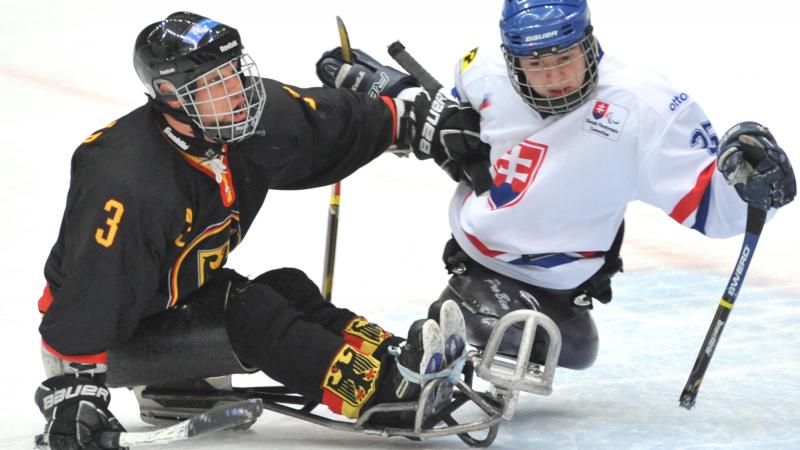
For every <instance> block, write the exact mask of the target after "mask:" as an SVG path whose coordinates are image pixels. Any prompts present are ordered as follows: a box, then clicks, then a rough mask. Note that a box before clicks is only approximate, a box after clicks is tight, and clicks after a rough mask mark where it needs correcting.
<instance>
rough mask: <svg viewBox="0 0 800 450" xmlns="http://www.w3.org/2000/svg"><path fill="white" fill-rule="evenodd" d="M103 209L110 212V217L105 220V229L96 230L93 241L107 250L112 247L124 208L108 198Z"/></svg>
mask: <svg viewBox="0 0 800 450" xmlns="http://www.w3.org/2000/svg"><path fill="white" fill-rule="evenodd" d="M103 209H104V210H106V211H108V212H110V213H111V217H109V218H107V219H106V226H107V228H98V229H97V231H96V232H95V233H94V240H95V241H97V243H98V244H100V245H102V246H103V247H106V248H108V247H111V246H112V245H114V238H115V237H117V228H119V222H120V221H121V220H122V215H123V214H124V213H125V206H123V205H122V203H120V202H119V201H117V200H114V199H113V198H110V199H108V201H107V202H106V204H105V206H104V207H103Z"/></svg>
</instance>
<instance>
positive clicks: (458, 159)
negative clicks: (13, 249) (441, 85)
mask: <svg viewBox="0 0 800 450" xmlns="http://www.w3.org/2000/svg"><path fill="white" fill-rule="evenodd" d="M134 65H135V67H136V71H137V73H138V75H139V77H140V79H141V80H142V82H143V83H144V84H145V86H146V89H147V93H148V100H147V103H146V104H145V105H143V106H141V107H139V108H137V109H135V110H134V111H132V112H131V113H129V114H127V115H125V116H124V117H122V118H120V119H118V120H116V121H114V122H112V123H110V124H109V125H107V126H106V127H105V128H103V129H100V130H98V131H97V132H95V133H94V134H92V135H91V136H90V137H89V138H87V139H86V140H85V141H84V142H83V144H82V145H81V146H80V147H78V149H77V150H76V151H75V154H74V156H73V158H72V164H71V184H70V187H69V192H68V195H67V204H66V209H65V212H64V216H63V219H62V223H61V228H60V231H59V235H58V240H57V241H56V243H55V245H54V246H53V248H52V251H51V253H50V256H49V258H48V259H47V262H46V265H45V278H46V280H47V286H46V289H45V292H44V294H43V295H42V298H41V299H40V301H39V307H40V311H41V312H42V314H43V318H42V322H41V325H40V327H39V330H40V333H41V336H42V354H43V359H44V362H45V368H46V373H47V376H48V379H47V380H46V381H45V382H43V383H42V385H41V386H40V387H39V389H38V390H37V393H36V400H37V404H38V405H39V407H40V409H41V410H42V412H43V414H44V415H45V417H46V419H47V422H48V423H47V426H46V429H45V434H44V439H43V441H42V442H40V443H41V444H44V445H49V446H50V447H52V448H78V447H94V448H97V447H98V446H99V445H100V444H99V443H98V442H97V439H96V438H97V436H98V433H100V432H102V431H104V430H115V429H116V430H118V429H121V426H120V425H119V424H118V423H117V421H116V419H114V417H113V415H112V414H111V413H110V412H109V411H108V402H109V394H108V390H107V386H111V387H114V386H133V385H144V384H158V383H161V382H178V381H180V380H183V379H186V378H204V377H207V376H215V375H223V374H230V373H233V372H236V371H240V372H241V371H247V370H256V369H260V370H263V371H264V372H265V373H267V374H268V375H269V376H270V377H272V378H273V379H275V380H277V381H279V382H281V383H283V384H285V385H286V386H287V387H289V388H291V389H292V390H294V391H296V392H299V393H300V394H302V395H303V396H304V397H305V398H307V399H309V400H315V401H318V402H321V403H324V404H326V405H327V406H328V407H330V408H331V409H332V410H334V411H336V412H338V413H340V414H344V415H347V416H349V417H357V416H358V415H359V413H360V411H361V409H362V408H363V407H364V406H365V405H369V404H371V403H374V402H376V401H380V402H384V401H398V400H404V399H407V398H409V397H408V394H409V393H411V392H412V391H413V389H408V390H407V393H406V395H405V396H399V395H398V394H397V393H396V389H395V388H396V386H395V385H394V384H393V383H395V382H397V380H398V379H399V377H398V376H397V369H396V367H395V366H396V361H395V359H394V358H390V357H388V354H387V348H388V347H389V346H390V345H391V346H394V345H397V344H398V343H400V342H401V341H402V339H400V338H398V337H395V336H393V335H391V334H390V333H388V332H385V331H384V330H383V329H382V328H380V327H379V326H377V325H375V324H372V323H370V322H368V321H367V320H365V319H364V318H363V317H360V316H357V315H356V314H354V313H353V312H350V311H348V310H346V309H340V308H336V307H334V306H333V305H331V304H330V303H326V302H324V301H323V299H322V297H321V295H320V292H319V289H318V288H317V287H316V286H315V285H314V283H313V282H311V281H310V280H309V279H308V277H306V275H305V274H304V273H302V272H301V271H299V270H296V269H288V268H283V269H277V270H272V271H269V272H266V273H264V274H263V275H261V276H259V277H257V278H255V279H253V280H249V279H247V278H245V277H243V276H241V275H239V274H237V273H236V272H234V271H233V270H230V269H226V268H224V265H225V262H226V260H227V256H228V254H229V253H230V252H231V251H232V250H233V249H234V248H235V247H236V246H237V245H239V243H240V242H241V241H242V239H243V238H244V236H245V234H247V231H248V229H249V228H250V226H251V225H252V223H253V220H254V218H255V216H256V214H257V213H258V211H259V209H260V208H261V206H262V203H263V202H264V198H265V196H266V194H267V191H268V190H269V189H271V188H275V189H305V188H312V187H318V186H324V185H328V184H331V183H333V182H335V181H337V180H341V179H342V178H344V177H346V176H348V175H349V174H351V173H352V172H353V171H355V170H356V169H358V168H359V167H361V166H363V165H364V164H367V163H368V162H369V161H371V160H372V159H374V158H376V157H377V156H378V155H380V154H381V153H382V152H384V151H385V150H387V149H389V148H398V149H410V150H412V151H414V153H415V154H416V155H417V156H418V157H420V159H425V158H430V157H433V158H434V159H435V160H436V161H437V162H438V163H440V164H442V165H446V166H448V170H449V172H450V173H452V170H453V169H452V168H453V167H460V165H461V164H462V162H463V161H464V160H465V159H470V158H473V159H474V157H475V155H482V154H483V153H482V152H483V151H484V150H485V147H484V145H483V144H481V142H480V141H479V140H478V138H477V137H476V136H477V133H476V131H477V129H478V116H477V114H475V113H474V112H473V111H471V110H459V109H457V108H450V107H451V106H452V105H451V103H452V102H451V103H446V102H445V104H444V105H442V104H436V102H433V104H432V102H431V100H430V99H431V98H433V97H434V96H433V95H429V93H428V94H426V95H420V96H418V97H417V99H416V100H415V101H414V102H406V101H402V100H395V99H392V98H389V97H381V98H380V99H372V98H369V97H367V96H366V95H362V94H357V93H353V92H347V91H344V90H334V89H327V88H310V89H301V88H297V87H294V86H289V85H285V84H282V83H280V82H277V81H274V80H270V79H266V78H261V77H259V74H258V71H257V68H256V65H255V63H254V62H253V60H252V59H251V58H250V57H249V56H248V55H247V54H245V53H243V45H242V42H241V39H240V37H239V34H238V32H237V31H236V30H235V29H234V28H232V27H230V26H227V25H224V24H221V23H218V22H215V21H213V20H211V19H208V18H205V17H201V16H199V15H195V14H192V13H185V12H180V13H175V14H172V15H170V16H169V17H167V18H166V19H165V20H163V21H159V22H156V23H154V24H151V25H149V26H147V27H146V28H145V29H144V30H143V31H142V32H141V33H140V35H139V36H138V38H137V41H136V45H135V51H134ZM414 84H415V82H414V80H413V79H411V78H409V77H405V76H400V77H395V78H393V79H392V80H391V83H389V86H390V87H391V90H392V91H393V92H394V93H396V92H399V91H400V90H401V89H403V88H405V87H408V86H411V85H414ZM384 93H385V94H387V95H392V92H388V90H385V91H384ZM442 106H445V107H447V110H446V111H444V112H442V111H441V108H442ZM432 111H433V112H435V113H436V114H437V115H440V116H441V117H440V120H438V122H435V123H426V122H425V120H424V118H428V116H429V113H431V112H432ZM416 118H423V119H421V120H417V119H416ZM426 125H427V128H426V129H425V131H424V132H423V127H425V126H426ZM422 136H424V137H425V139H426V141H425V142H424V144H425V145H424V147H425V148H424V151H421V147H422V146H421V145H420V139H421V138H422ZM434 323H435V322H434ZM421 328H422V327H421V326H418V327H417V329H416V331H414V330H412V331H414V332H415V333H418V332H419V331H420V330H421ZM414 337H415V341H414V342H411V343H409V344H408V345H406V348H405V349H404V350H403V353H402V354H401V359H402V358H405V359H406V360H407V362H408V361H410V364H411V365H412V366H413V365H414V364H419V363H420V361H421V360H425V358H426V357H427V356H425V354H426V352H427V350H428V349H427V348H424V346H422V345H421V343H420V341H419V340H418V339H416V338H418V337H419V336H416V335H415V336H414ZM409 339H411V336H409ZM409 342H410V341H409ZM403 355H405V356H403ZM428 356H429V355H428ZM413 369H414V370H415V371H416V370H417V369H419V366H417V367H415V368H413ZM387 380H388V381H387ZM417 392H419V391H418V390H417Z"/></svg>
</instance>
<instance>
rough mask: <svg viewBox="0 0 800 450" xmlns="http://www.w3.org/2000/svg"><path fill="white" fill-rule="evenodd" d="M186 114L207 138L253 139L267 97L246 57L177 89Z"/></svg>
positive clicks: (245, 55)
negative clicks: (251, 137)
mask: <svg viewBox="0 0 800 450" xmlns="http://www.w3.org/2000/svg"><path fill="white" fill-rule="evenodd" d="M177 95H178V99H179V100H180V103H181V106H182V107H183V110H184V111H185V112H186V114H187V115H188V116H189V117H190V118H191V119H192V122H194V124H195V125H197V126H198V127H199V128H200V129H201V130H202V131H203V132H204V133H205V134H206V136H208V137H209V138H211V139H212V140H214V141H217V142H226V143H231V142H239V141H242V140H244V139H247V138H248V137H250V136H252V135H253V133H255V131H256V127H257V126H258V121H259V119H260V118H261V113H262V112H263V111H264V105H265V104H266V100H267V94H266V92H265V90H264V85H263V83H262V82H261V78H260V77H259V74H258V67H256V64H255V62H253V60H252V58H250V56H249V55H247V54H243V55H242V56H241V57H239V58H236V59H233V60H231V61H228V62H226V63H224V64H221V65H219V66H218V67H216V68H214V69H212V70H210V71H208V72H206V73H204V74H203V75H201V76H199V77H197V78H195V79H193V80H191V81H189V82H188V83H186V84H184V85H183V86H181V87H179V88H178V89H177Z"/></svg>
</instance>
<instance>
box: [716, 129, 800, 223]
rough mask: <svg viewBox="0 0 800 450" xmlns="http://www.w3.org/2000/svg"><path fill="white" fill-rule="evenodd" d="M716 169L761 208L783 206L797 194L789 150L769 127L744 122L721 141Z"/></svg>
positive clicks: (749, 201)
mask: <svg viewBox="0 0 800 450" xmlns="http://www.w3.org/2000/svg"><path fill="white" fill-rule="evenodd" d="M717 169H719V171H720V172H722V174H723V176H724V177H725V179H726V180H727V181H728V184H730V185H732V186H733V187H734V188H736V192H737V193H738V194H739V197H741V198H742V200H744V201H745V202H747V204H748V205H751V206H754V207H756V208H759V209H762V210H765V211H766V210H768V209H769V208H776V209H777V208H780V207H782V206H784V205H786V204H788V203H790V202H791V201H792V200H794V197H795V195H796V194H797V183H796V181H795V177H794V171H793V170H792V164H791V163H790V162H789V158H788V156H786V152H784V151H783V150H782V149H781V148H780V147H778V145H777V144H776V143H775V138H774V137H773V136H772V133H770V132H769V130H768V129H767V128H766V127H764V126H762V125H759V124H758V123H756V122H742V123H740V124H738V125H735V126H734V127H733V128H731V129H730V130H728V132H726V133H725V135H724V136H722V139H721V141H720V146H719V153H717Z"/></svg>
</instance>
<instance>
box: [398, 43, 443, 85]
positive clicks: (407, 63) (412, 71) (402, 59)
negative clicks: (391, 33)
mask: <svg viewBox="0 0 800 450" xmlns="http://www.w3.org/2000/svg"><path fill="white" fill-rule="evenodd" d="M389 55H390V56H391V57H392V58H393V59H394V60H395V61H397V63H398V64H400V67H402V68H403V69H405V70H406V72H408V74H409V75H411V76H412V77H414V78H416V79H417V81H419V84H421V85H422V87H423V88H425V90H427V91H434V92H436V91H438V90H439V89H441V88H442V84H441V83H439V82H438V81H436V78H433V75H431V74H430V73H428V71H427V70H425V68H424V67H422V66H421V65H420V63H418V62H417V60H416V59H414V58H413V57H412V56H411V55H410V54H408V51H407V50H406V47H405V46H404V45H403V44H401V43H400V41H395V42H393V43H392V44H391V45H390V46H389Z"/></svg>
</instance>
